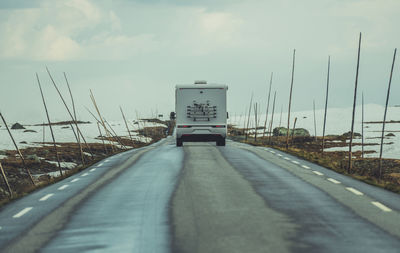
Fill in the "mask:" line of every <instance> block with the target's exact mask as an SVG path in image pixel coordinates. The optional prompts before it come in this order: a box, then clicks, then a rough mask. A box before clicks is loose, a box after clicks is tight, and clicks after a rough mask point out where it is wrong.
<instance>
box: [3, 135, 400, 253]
mask: <svg viewBox="0 0 400 253" xmlns="http://www.w3.org/2000/svg"><path fill="white" fill-rule="evenodd" d="M399 249H400V195H398V194H394V193H391V192H388V191H385V190H382V189H379V188H376V187H374V186H371V185H367V184H365V183H362V182H359V181H357V180H354V179H351V178H348V177H346V176H343V175H340V174H337V173H335V172H333V171H330V170H327V169H325V168H322V167H320V166H317V165H314V164H311V163H309V162H307V161H303V160H301V159H299V158H296V157H293V156H291V155H288V154H285V153H283V152H280V151H277V150H273V149H269V148H262V147H253V146H249V145H245V144H241V143H237V142H232V141H229V142H227V146H225V147H216V146H215V144H213V143H184V146H183V147H180V148H179V147H176V146H175V142H174V139H173V138H172V137H169V138H167V139H164V140H162V141H160V142H159V143H156V144H153V145H151V146H148V147H145V148H141V149H136V150H131V151H128V152H125V153H121V154H118V155H116V156H113V157H110V158H107V159H105V160H103V161H101V162H99V163H97V164H95V165H93V166H92V167H90V168H87V169H86V170H84V171H82V172H80V173H78V174H76V175H74V176H71V177H69V178H67V179H65V180H63V181H61V182H58V183H56V184H54V185H51V186H48V187H46V188H43V189H40V190H37V191H35V192H34V193H32V194H30V195H28V196H26V197H24V198H22V199H19V200H17V201H15V202H12V203H10V204H8V205H7V206H5V207H3V208H2V209H1V210H0V251H1V252H38V251H39V252H363V253H365V252H399Z"/></svg>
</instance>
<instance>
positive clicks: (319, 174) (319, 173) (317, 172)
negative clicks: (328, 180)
mask: <svg viewBox="0 0 400 253" xmlns="http://www.w3.org/2000/svg"><path fill="white" fill-rule="evenodd" d="M313 173H314V174H316V175H318V176H323V175H324V174H323V173H321V172H319V171H316V170H313Z"/></svg>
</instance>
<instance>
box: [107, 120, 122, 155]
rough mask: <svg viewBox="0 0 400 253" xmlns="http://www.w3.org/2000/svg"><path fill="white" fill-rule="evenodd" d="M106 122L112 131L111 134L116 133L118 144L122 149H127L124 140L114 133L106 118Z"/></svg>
mask: <svg viewBox="0 0 400 253" xmlns="http://www.w3.org/2000/svg"><path fill="white" fill-rule="evenodd" d="M104 122H105V123H106V124H107V126H108V127H109V128H110V129H111V132H113V133H114V136H115V137H116V139H117V142H118V143H119V144H120V145H121V146H122V148H124V149H127V148H126V146H125V145H124V143H123V142H122V139H121V138H119V136H118V135H117V133H116V132H115V131H114V129H113V128H112V127H111V125H110V124H109V123H108V121H107V120H106V119H105V118H104Z"/></svg>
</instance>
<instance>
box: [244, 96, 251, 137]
mask: <svg viewBox="0 0 400 253" xmlns="http://www.w3.org/2000/svg"><path fill="white" fill-rule="evenodd" d="M252 102H253V93H251V99H250V107H249V114H248V115H247V126H246V136H245V140H246V141H247V136H248V131H249V124H250V114H251V104H252Z"/></svg>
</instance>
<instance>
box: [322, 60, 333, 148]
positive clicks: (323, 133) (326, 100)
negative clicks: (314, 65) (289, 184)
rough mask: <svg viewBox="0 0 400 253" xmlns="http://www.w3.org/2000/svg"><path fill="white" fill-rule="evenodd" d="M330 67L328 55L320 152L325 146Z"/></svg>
mask: <svg viewBox="0 0 400 253" xmlns="http://www.w3.org/2000/svg"><path fill="white" fill-rule="evenodd" d="M330 68H331V57H330V56H329V57H328V76H327V78H326V95H325V113H324V127H323V129H322V153H323V152H324V148H325V127H326V113H327V111H328V95H329V73H330Z"/></svg>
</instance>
